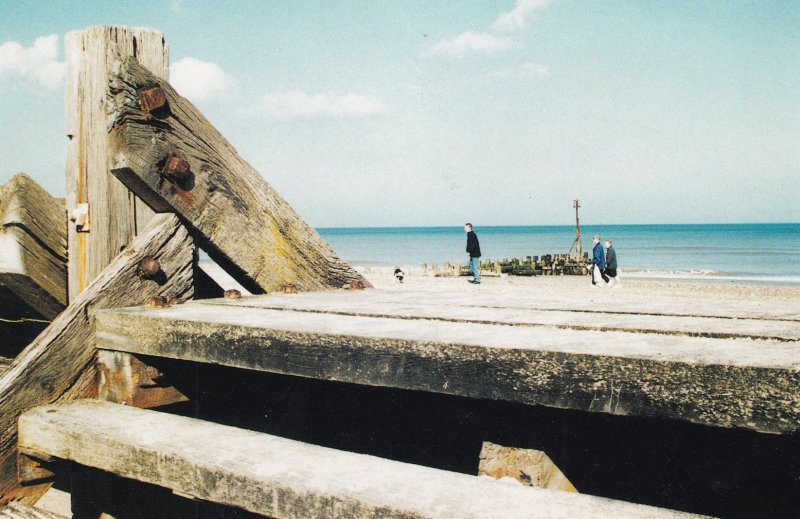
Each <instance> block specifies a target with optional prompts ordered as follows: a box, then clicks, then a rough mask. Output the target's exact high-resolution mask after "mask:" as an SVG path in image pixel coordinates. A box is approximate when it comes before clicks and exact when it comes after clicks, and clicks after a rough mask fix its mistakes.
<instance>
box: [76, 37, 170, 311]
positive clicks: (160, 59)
mask: <svg viewBox="0 0 800 519" xmlns="http://www.w3.org/2000/svg"><path fill="white" fill-rule="evenodd" d="M64 45H65V55H66V61H67V80H66V97H65V99H66V123H67V124H66V132H67V137H68V138H69V142H68V144H67V167H66V172H67V210H68V213H69V214H72V212H73V211H74V210H75V209H76V208H77V207H78V205H79V204H84V203H88V204H89V226H88V228H89V230H88V232H79V231H78V229H77V228H76V226H75V225H74V224H72V225H70V226H69V233H68V237H69V251H70V253H69V269H68V270H69V297H70V300H73V299H75V297H76V296H77V295H78V294H79V293H80V292H81V291H83V290H85V289H86V287H87V286H88V285H89V283H90V282H91V281H92V280H93V279H94V278H95V277H97V276H98V275H99V274H100V272H102V271H103V269H104V268H105V267H106V266H107V265H108V264H109V263H110V262H111V260H112V259H113V258H114V257H116V255H117V254H119V252H120V251H121V250H122V249H123V248H124V247H125V246H126V245H128V243H129V242H130V241H131V239H132V238H133V237H134V236H135V235H136V234H137V233H138V232H139V231H140V230H142V229H144V228H145V226H146V225H147V223H148V221H149V220H150V219H151V218H152V215H153V212H152V211H151V210H150V208H149V207H148V206H147V205H146V204H144V203H142V202H141V201H137V199H136V197H135V196H134V195H133V194H132V193H130V192H129V191H128V189H127V188H126V187H125V186H123V185H122V184H120V183H119V182H118V181H117V180H116V179H115V178H114V177H113V176H112V175H110V174H109V172H108V162H109V149H108V113H107V110H108V104H109V99H108V95H109V92H108V71H109V69H110V68H111V66H112V64H113V61H114V60H115V59H116V56H117V55H118V54H121V55H126V56H135V57H136V59H138V60H139V62H140V63H141V64H142V66H144V67H146V68H148V69H149V70H152V71H153V72H154V73H155V74H157V75H158V76H160V77H168V76H167V75H168V73H169V59H168V54H169V51H168V47H167V44H166V43H165V41H164V37H163V35H162V34H161V33H160V32H158V31H153V30H150V29H142V28H129V27H112V26H98V27H92V28H89V29H86V30H83V31H73V32H69V33H67V35H66V37H65V39H64Z"/></svg>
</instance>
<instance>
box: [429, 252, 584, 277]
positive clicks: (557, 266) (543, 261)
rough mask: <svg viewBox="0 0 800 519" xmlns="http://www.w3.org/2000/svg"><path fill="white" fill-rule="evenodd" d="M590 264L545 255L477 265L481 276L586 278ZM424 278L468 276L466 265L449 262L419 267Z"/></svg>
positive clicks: (572, 257)
mask: <svg viewBox="0 0 800 519" xmlns="http://www.w3.org/2000/svg"><path fill="white" fill-rule="evenodd" d="M590 268H591V261H590V260H589V255H588V254H587V253H584V254H583V256H575V255H572V254H546V255H544V256H526V257H525V258H512V259H508V258H504V259H502V260H491V259H489V260H484V261H481V262H480V269H481V276H490V277H491V276H500V275H502V274H509V275H511V276H585V275H587V274H588V273H589V269H590ZM421 270H422V273H423V275H427V276H433V277H458V276H469V275H470V271H469V265H453V264H451V263H449V262H445V263H443V264H442V265H441V266H440V265H438V264H436V263H434V264H431V265H428V264H427V263H423V264H422V266H421Z"/></svg>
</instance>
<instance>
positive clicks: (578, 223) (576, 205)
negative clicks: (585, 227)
mask: <svg viewBox="0 0 800 519" xmlns="http://www.w3.org/2000/svg"><path fill="white" fill-rule="evenodd" d="M580 206H581V201H580V200H578V199H577V198H576V199H575V202H574V203H573V204H572V207H574V208H575V243H574V244H573V245H575V246H576V247H575V250H576V251H577V253H578V257H579V258H580V257H581V254H582V253H583V250H582V249H581V219H580V218H579V217H578V208H579V207H580Z"/></svg>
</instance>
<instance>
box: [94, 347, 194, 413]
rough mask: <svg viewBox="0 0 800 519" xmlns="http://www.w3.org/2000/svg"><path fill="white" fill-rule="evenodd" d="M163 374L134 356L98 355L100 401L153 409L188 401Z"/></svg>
mask: <svg viewBox="0 0 800 519" xmlns="http://www.w3.org/2000/svg"><path fill="white" fill-rule="evenodd" d="M162 378H163V374H162V373H160V372H159V371H158V370H157V369H156V368H154V367H152V366H148V365H147V364H145V363H144V362H142V361H141V360H139V359H138V358H136V356H135V355H131V354H129V353H122V352H118V351H99V352H97V395H98V398H100V399H101V400H108V401H109V402H115V403H118V404H125V405H132V406H134V407H141V408H145V409H147V408H151V407H160V406H164V405H170V404H175V403H178V402H185V401H186V400H187V398H186V395H184V394H183V393H181V392H180V391H178V390H177V389H175V388H174V387H172V386H170V385H169V384H165V383H163V382H162Z"/></svg>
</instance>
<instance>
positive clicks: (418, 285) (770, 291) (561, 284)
mask: <svg viewBox="0 0 800 519" xmlns="http://www.w3.org/2000/svg"><path fill="white" fill-rule="evenodd" d="M363 273H364V275H365V277H366V278H367V279H368V280H369V281H370V282H371V283H372V284H373V285H374V286H375V288H380V289H387V290H419V291H430V292H443V291H446V292H450V291H458V292H464V294H465V295H466V296H468V294H482V295H486V294H490V293H496V294H503V295H506V296H507V297H508V298H509V299H514V298H526V299H527V298H532V297H533V298H535V297H537V295H539V296H545V295H546V296H565V297H574V298H587V299H593V298H601V299H603V300H607V301H613V300H614V299H615V298H616V299H630V298H633V299H642V300H644V299H649V300H656V299H664V300H669V299H673V298H680V299H687V298H688V299H692V300H696V301H698V302H704V303H706V304H710V305H713V304H714V303H715V302H722V301H751V300H752V301H755V300H758V302H759V304H761V305H771V304H772V303H774V304H775V305H776V306H783V307H786V308H787V309H788V308H793V309H796V311H797V312H798V313H800V286H791V285H766V284H756V283H742V282H731V281H719V280H707V281H706V280H703V281H697V280H686V279H659V278H636V277H633V278H626V277H621V278H620V280H621V284H620V286H619V287H606V286H599V287H595V286H592V284H591V281H590V280H589V278H588V276H587V277H583V276H535V277H522V276H502V277H489V276H484V277H482V278H481V285H480V286H475V285H472V284H470V283H468V282H467V280H468V279H471V278H469V277H463V276H462V277H457V278H456V277H429V276H425V275H422V274H416V275H415V274H414V271H412V272H411V274H410V275H407V276H406V277H405V279H404V281H403V283H402V284H401V283H397V282H396V280H395V279H394V276H393V275H392V274H391V273H389V272H385V271H381V270H378V269H366V270H365V271H364V272H363Z"/></svg>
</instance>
